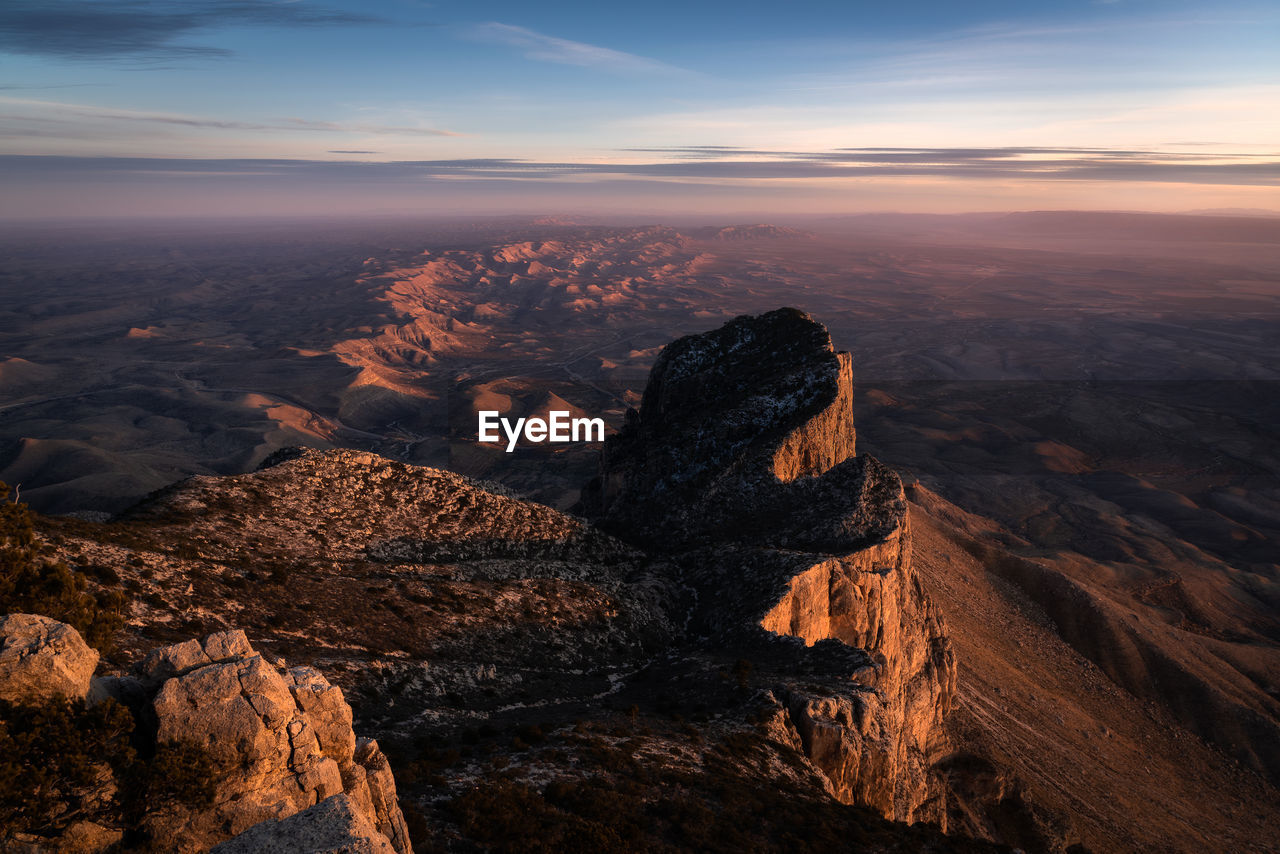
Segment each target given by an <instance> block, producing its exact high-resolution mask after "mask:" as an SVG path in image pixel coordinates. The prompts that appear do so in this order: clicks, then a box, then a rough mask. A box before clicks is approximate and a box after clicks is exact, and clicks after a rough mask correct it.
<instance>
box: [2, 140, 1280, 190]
mask: <svg viewBox="0 0 1280 854" xmlns="http://www.w3.org/2000/svg"><path fill="white" fill-rule="evenodd" d="M683 150H687V149H674V150H670V152H669V153H671V154H674V155H676V156H675V157H673V158H671V159H660V160H659V159H652V160H649V161H647V162H638V163H598V162H592V163H588V162H574V161H565V162H546V161H530V160H519V159H514V158H465V159H452V160H414V161H397V162H375V163H369V162H353V161H341V162H337V161H319V160H284V159H281V160H248V159H229V158H228V159H224V158H219V159H177V158H172V159H171V158H122V157H100V158H94V157H30V156H29V157H22V156H0V172H3V171H6V170H16V171H18V172H22V173H23V174H25V175H27V176H28V177H31V176H35V175H37V174H41V173H48V174H54V173H58V172H73V173H76V174H81V175H84V174H90V173H95V172H96V173H99V174H104V175H105V174H110V175H111V176H113V179H120V178H122V177H123V176H127V175H130V174H132V175H135V176H137V177H138V179H144V178H145V176H147V175H167V174H172V173H173V172H174V171H175V170H181V171H183V173H184V174H188V175H204V176H207V177H210V178H214V177H219V176H222V177H228V176H240V177H243V176H255V175H257V176H260V177H266V176H273V177H275V178H280V179H286V180H288V179H297V180H302V181H322V180H324V179H326V178H342V179H343V180H356V181H368V182H371V183H378V182H398V181H405V180H413V179H423V178H437V179H472V180H489V181H495V180H497V181H502V180H508V181H509V180H525V181H528V180H541V181H553V182H554V181H564V180H570V179H572V180H575V181H578V180H582V179H584V178H594V179H598V180H616V179H628V180H637V179H640V180H643V179H656V180H662V181H686V182H693V183H696V182H706V181H715V182H723V181H728V182H754V181H775V180H785V179H793V180H797V179H803V180H808V181H812V180H822V181H840V180H843V179H861V178H959V179H1000V180H1002V181H1004V180H1026V181H1094V182H1151V183H1178V184H1219V185H1232V186H1258V187H1271V186H1278V185H1280V152H1277V153H1274V154H1271V155H1242V154H1226V153H1214V154H1210V153H1206V154H1198V153H1197V154H1168V153H1163V152H1155V151H1136V150H1109V149H1071V148H1061V149H1058V148H1020V149H1010V148H991V149H972V148H966V149H947V148H931V149H906V148H904V149H889V148H865V149H864V148H851V149H840V150H834V151H825V152H809V153H806V152H783V153H781V154H780V155H778V156H773V155H769V153H766V152H758V151H750V152H749V151H746V150H741V151H737V150H725V151H724V154H725V157H722V158H720V159H714V160H707V159H693V160H687V159H680V157H679V154H680V152H681V151H683ZM695 150H696V149H695ZM766 155H768V156H766Z"/></svg>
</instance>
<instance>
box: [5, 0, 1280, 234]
mask: <svg viewBox="0 0 1280 854" xmlns="http://www.w3.org/2000/svg"><path fill="white" fill-rule="evenodd" d="M1278 45H1280V7H1277V6H1276V4H1274V3H1258V2H1254V3H1237V4H1231V3H1227V4H1216V3H1215V4H1210V3H1206V2H1140V1H1139V2H1134V0H1117V2H1057V3H1052V2H1046V3H1035V4H1030V3H1026V2H1021V3H1013V2H987V3H982V2H971V3H955V2H929V3H919V2H903V3H891V4H869V3H814V2H793V3H788V4H783V5H779V4H764V3H741V2H738V3H719V2H683V3H674V2H646V3H643V4H625V3H621V4H611V5H598V4H587V3H552V4H541V5H538V4H529V3H504V2H488V3H485V2H473V3H468V4H453V3H426V2H416V1H415V0H383V2H378V3H360V4H354V3H347V2H323V3H322V2H318V0H316V2H313V0H294V2H284V0H280V1H279V2H277V0H208V2H200V0H136V2H134V0H119V2H115V1H114V0H5V3H4V4H3V5H0V181H3V182H4V183H5V184H6V185H8V187H9V190H8V192H7V193H6V194H5V198H6V199H7V201H3V202H0V205H2V206H3V207H2V208H0V215H7V216H10V217H12V216H23V215H32V216H37V215H52V214H58V213H94V212H101V211H102V209H104V208H110V207H111V206H114V207H115V209H117V210H120V211H123V212H129V213H133V212H137V213H145V212H161V213H200V212H214V213H226V212H230V211H232V210H235V209H243V208H245V207H254V208H255V209H258V210H263V211H271V212H275V211H280V212H285V211H290V212H292V211H305V210H310V209H312V208H315V207H316V206H324V207H333V206H339V207H343V208H345V209H349V210H352V211H365V210H368V211H375V210H376V211H393V210H404V211H409V210H422V211H432V212H448V211H453V210H466V211H476V212H479V211H484V212H506V211H520V212H525V211H551V212H554V211H576V210H581V211H596V210H601V211H603V210H610V211H626V210H641V209H643V210H645V211H649V210H652V211H655V212H662V211H664V210H669V211H689V212H704V211H707V212H711V211H717V210H722V209H723V210H743V211H746V210H751V211H757V210H759V211H767V210H771V209H775V210H787V211H795V212H804V211H809V210H812V211H840V210H850V211H856V210H884V209H898V210H938V211H948V210H978V209H1015V208H1028V207H1059V208H1126V209H1136V208H1143V209H1156V210H1180V209H1187V208H1196V207H1215V206H1221V207H1228V206H1241V207H1266V208H1277V207H1280V204H1278V203H1276V202H1275V196H1276V194H1277V184H1278V183H1280V50H1277V46H1278ZM188 161H189V162H188ZM352 162H356V163H359V164H363V165H360V166H354V165H351V164H352Z"/></svg>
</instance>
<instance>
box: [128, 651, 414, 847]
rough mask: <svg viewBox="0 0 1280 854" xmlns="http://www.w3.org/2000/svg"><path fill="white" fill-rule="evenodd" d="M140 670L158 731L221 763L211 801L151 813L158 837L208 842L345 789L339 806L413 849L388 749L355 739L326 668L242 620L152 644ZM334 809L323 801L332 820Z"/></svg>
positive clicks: (277, 819)
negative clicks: (236, 626)
mask: <svg viewBox="0 0 1280 854" xmlns="http://www.w3.org/2000/svg"><path fill="white" fill-rule="evenodd" d="M137 679H138V681H139V682H140V683H141V684H144V685H148V684H149V685H152V686H153V690H154V691H155V694H154V697H153V699H152V701H151V711H152V713H153V715H152V717H153V719H154V721H155V725H156V741H157V743H160V744H163V743H166V742H187V743H193V744H196V745H198V746H200V747H202V748H203V749H204V750H205V752H206V753H207V754H208V755H209V756H210V758H211V759H212V760H213V761H214V763H215V764H216V765H217V766H218V768H219V769H220V772H219V776H218V779H217V784H216V794H215V797H214V802H213V803H212V804H211V805H208V806H205V807H171V808H168V809H166V810H163V811H159V812H157V813H154V814H152V815H150V816H148V817H147V819H146V823H147V829H148V831H149V832H150V834H151V835H152V837H153V838H163V839H171V840H174V850H178V851H183V852H188V851H189V852H194V851H203V850H207V849H208V847H209V846H210V845H213V844H215V843H218V842H220V841H221V840H224V839H226V838H227V835H228V834H229V833H230V834H240V833H243V832H244V831H247V830H249V829H250V828H252V827H255V826H257V825H260V824H263V823H264V822H265V823H267V824H268V825H271V826H274V825H279V824H280V823H281V820H283V819H287V818H288V817H290V816H293V815H295V814H298V813H301V812H303V811H304V810H308V809H310V808H312V807H314V806H316V805H317V804H320V803H322V802H324V803H328V802H329V801H331V800H333V798H334V797H335V796H338V795H342V796H343V800H342V801H341V809H340V810H339V812H343V811H345V812H343V814H346V813H352V814H354V815H355V816H356V817H357V818H358V819H359V821H360V822H361V825H360V826H361V827H365V826H367V827H368V829H369V830H370V832H371V833H372V834H373V837H376V839H377V840H381V842H380V844H382V845H386V846H389V847H388V848H387V850H389V851H395V852H397V854H410V852H411V851H412V846H411V845H410V842H409V836H408V833H407V831H406V829H405V824H404V817H403V815H402V814H401V812H400V807H399V804H398V802H397V800H396V790H395V780H394V778H393V777H392V775H391V769H390V766H389V765H387V762H386V758H385V757H384V756H383V755H382V753H381V751H379V750H378V747H377V743H376V742H372V741H369V740H361V741H360V742H359V743H358V742H357V739H356V735H355V732H354V731H353V730H352V727H351V720H352V715H351V707H350V706H349V705H348V704H347V702H346V700H345V699H344V698H343V695H342V689H341V688H338V687H337V686H335V685H330V684H329V682H328V680H326V679H325V678H324V676H323V675H321V673H320V672H319V671H318V670H316V669H314V668H311V667H294V668H292V669H290V668H287V667H286V666H285V665H284V663H283V662H280V663H279V664H272V663H270V662H268V661H267V660H266V659H264V658H263V657H262V656H261V655H259V654H258V653H257V652H255V651H254V649H253V647H252V646H251V645H250V644H249V642H248V640H247V639H246V638H245V636H244V634H243V633H242V632H222V633H219V634H215V635H210V636H209V637H207V638H205V639H204V640H203V641H187V642H185V643H181V644H175V645H173V646H169V647H165V648H163V649H158V650H155V651H153V652H152V653H151V654H150V655H148V656H147V658H146V659H145V660H144V661H143V662H142V664H141V665H140V666H139V668H138V673H137ZM333 809H335V807H334V806H333V804H330V807H328V808H326V810H327V811H322V812H323V814H324V816H326V818H325V822H328V823H327V824H323V826H324V827H329V826H330V825H332V819H333V816H332V815H331V814H330V813H332V810H333ZM335 814H336V813H335ZM291 826H292V825H291ZM333 826H337V825H333ZM326 832H327V831H326ZM253 838H256V837H253ZM285 838H292V837H285ZM317 838H320V837H317ZM324 838H326V839H327V838H328V837H324ZM334 838H338V837H334ZM317 844H319V843H317ZM344 844H345V843H344ZM370 844H372V843H370ZM246 850H248V849H246ZM271 850H276V849H271ZM279 850H295V849H289V848H281V849H279ZM297 850H303V849H297ZM305 850H313V849H305ZM314 850H317V851H320V850H324V851H328V850H344V851H346V850H352V851H355V850H360V851H364V850H382V849H381V848H376V847H375V848H351V849H347V848H341V849H339V848H334V849H329V848H315V849H314Z"/></svg>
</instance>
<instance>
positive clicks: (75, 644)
mask: <svg viewBox="0 0 1280 854" xmlns="http://www.w3.org/2000/svg"><path fill="white" fill-rule="evenodd" d="M97 666H98V653H97V651H96V650H94V649H92V648H90V647H89V645H88V644H86V643H85V642H84V639H83V638H81V637H80V633H79V632H77V631H76V630H75V629H73V628H72V627H71V626H68V625H66V624H65V623H60V622H58V621H57V620H54V619H51V618H49V617H42V616H40V615H39V614H7V615H5V616H2V617H0V700H5V701H7V702H10V703H14V704H17V705H37V704H40V703H43V702H45V701H48V700H53V699H58V698H64V699H68V700H83V699H84V698H85V697H86V696H87V695H88V693H89V682H90V680H91V679H92V678H93V670H94V668H95V667H97Z"/></svg>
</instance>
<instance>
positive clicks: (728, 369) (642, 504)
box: [581, 308, 856, 545]
mask: <svg viewBox="0 0 1280 854" xmlns="http://www.w3.org/2000/svg"><path fill="white" fill-rule="evenodd" d="M852 383H853V371H852V362H851V360H850V357H849V354H848V353H837V352H836V350H835V348H834V347H833V346H832V344H831V336H830V335H829V334H828V333H827V330H826V329H825V328H824V327H823V326H822V325H821V324H820V323H817V322H816V321H814V320H813V319H812V318H810V317H809V316H808V315H806V314H804V313H803V312H800V311H797V310H796V309H791V308H783V309H778V310H777V311H772V312H769V313H767V314H763V315H759V316H757V317H748V316H743V317H739V318H737V319H735V320H733V321H730V322H729V323H727V324H725V325H724V326H722V327H721V328H719V329H717V330H714V331H712V332H707V333H703V334H700V335H689V336H686V337H684V338H681V339H679V340H677V341H675V342H673V343H671V344H669V345H667V346H666V347H665V348H664V349H663V350H662V352H661V354H659V356H658V359H657V361H656V362H655V363H654V366H653V369H652V370H651V371H650V374H649V382H648V385H647V386H646V388H645V391H644V396H643V398H642V401H641V405H640V409H639V411H638V412H637V411H635V410H632V411H630V412H628V415H627V422H626V424H625V426H624V427H623V429H622V430H621V431H620V432H619V433H618V434H617V435H616V436H613V437H610V439H609V440H608V441H607V442H606V444H605V448H604V450H603V452H602V454H601V461H600V474H599V477H598V478H597V479H596V480H595V481H593V482H592V484H590V485H588V487H587V488H586V489H585V490H584V493H583V501H582V507H581V509H582V510H583V511H584V512H585V513H586V514H587V515H589V516H592V517H595V518H597V519H598V520H599V521H600V524H601V525H602V527H605V528H606V529H609V530H613V531H615V532H617V533H619V534H620V535H623V536H624V537H630V538H633V539H638V540H641V541H645V542H648V543H649V544H650V545H666V544H670V543H672V542H673V537H674V541H675V542H679V543H683V542H686V541H688V540H689V539H692V538H695V537H700V536H706V535H707V534H709V533H712V532H713V530H714V528H715V527H716V526H717V525H723V524H725V523H729V524H731V525H733V526H735V527H737V528H739V529H740V530H741V529H743V528H744V526H743V525H742V524H741V523H743V522H747V523H748V526H749V527H753V526H754V524H755V521H756V520H755V518H754V517H755V516H756V515H758V513H759V511H760V510H761V509H762V508H764V507H765V506H766V505H775V504H776V503H777V500H778V498H779V494H778V490H777V489H776V487H777V486H779V485H781V484H788V483H791V482H793V481H796V480H798V479H801V478H811V477H815V476H818V475H821V474H823V473H825V472H827V471H829V470H831V469H832V468H834V467H836V466H838V465H840V464H841V463H843V462H844V461H846V460H848V459H850V458H851V457H853V456H854V446H855V439H856V433H855V430H854V426H853V389H852ZM725 533H728V532H725Z"/></svg>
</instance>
